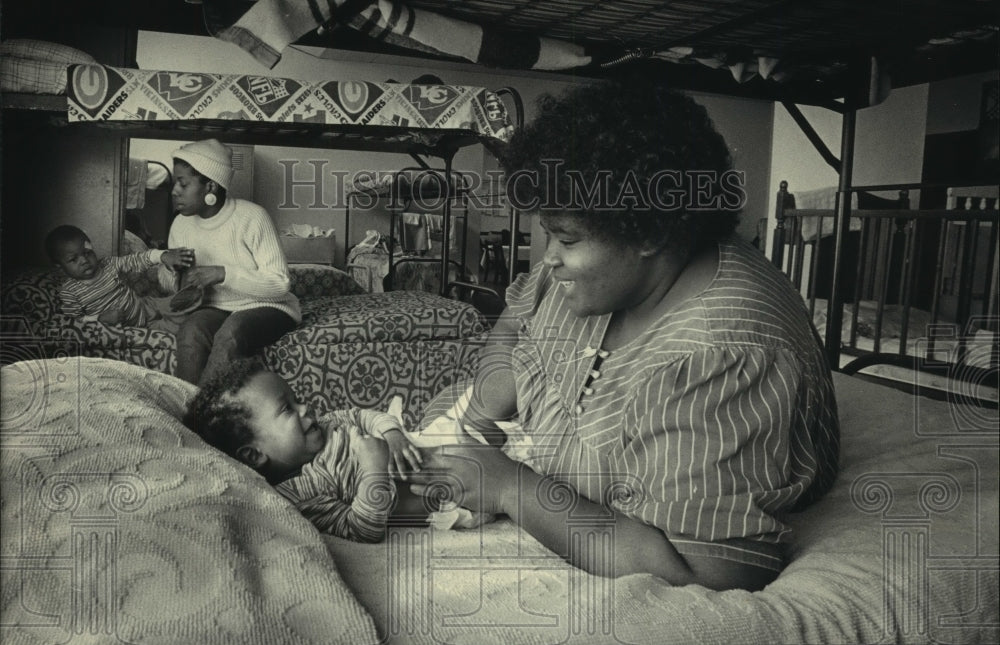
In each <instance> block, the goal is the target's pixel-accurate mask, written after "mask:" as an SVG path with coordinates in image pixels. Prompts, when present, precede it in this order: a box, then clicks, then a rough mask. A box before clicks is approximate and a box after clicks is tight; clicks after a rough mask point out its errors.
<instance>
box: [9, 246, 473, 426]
mask: <svg viewBox="0 0 1000 645" xmlns="http://www.w3.org/2000/svg"><path fill="white" fill-rule="evenodd" d="M152 276H153V274H152V273H149V272H148V273H145V274H137V275H134V276H132V277H131V280H130V281H131V283H132V285H133V287H134V288H136V290H137V291H139V292H140V293H149V294H156V286H155V280H153V279H152ZM291 277H292V292H293V293H294V294H295V295H296V296H297V297H298V298H299V301H300V303H301V307H302V323H301V324H300V325H299V326H298V327H297V328H296V329H295V330H293V331H291V332H289V333H288V334H286V335H285V336H283V337H282V338H280V339H279V340H278V341H277V342H275V343H274V344H273V345H270V346H268V347H266V348H265V349H264V351H263V358H264V361H265V363H266V364H267V365H268V367H269V368H270V369H272V370H274V371H275V372H277V373H278V374H280V375H281V376H283V377H285V378H286V379H287V380H288V381H289V382H290V383H291V385H292V388H293V389H294V390H295V392H296V394H297V395H299V396H300V397H301V398H303V399H304V400H307V401H309V402H310V403H312V405H313V406H314V407H315V408H316V410H317V412H319V413H322V412H326V411H327V410H330V409H336V408H341V407H347V406H361V407H377V408H380V409H385V408H386V407H387V405H388V403H389V401H390V400H391V399H392V398H393V397H394V396H395V395H397V394H398V395H401V396H402V397H403V414H404V419H405V420H406V421H407V423H408V424H411V425H412V424H414V423H415V422H416V420H417V419H418V418H419V415H420V412H421V410H422V409H423V407H424V406H425V404H426V403H427V402H428V401H429V400H430V398H431V397H432V396H433V395H434V394H436V393H437V392H438V391H440V390H441V389H442V388H443V387H445V386H446V385H449V384H451V383H453V382H454V381H455V380H456V379H460V378H465V377H467V376H469V375H471V373H472V370H473V369H475V364H476V360H475V359H476V356H477V353H478V348H479V346H480V344H481V342H482V340H483V337H484V333H485V331H486V326H485V321H484V319H483V317H482V316H481V315H480V314H479V313H478V312H477V311H476V310H475V309H474V308H473V307H471V306H470V305H468V304H465V303H462V302H458V301H454V300H448V299H446V298H442V297H440V296H436V295H432V294H429V293H423V292H410V291H394V292H390V293H366V292H365V291H364V289H362V288H361V287H360V286H359V285H358V284H357V283H356V282H355V281H354V280H353V279H352V278H351V277H350V276H349V275H348V274H346V273H344V272H343V271H340V270H338V269H335V268H332V267H327V266H319V265H292V267H291ZM61 279H62V278H61V273H60V272H58V271H57V270H51V269H48V270H43V269H28V270H23V271H18V272H17V273H16V274H14V275H13V277H12V278H10V279H8V277H7V276H4V282H3V286H2V305H0V307H2V309H0V311H2V314H3V345H2V354H3V357H2V362H3V363H4V364H6V363H10V362H13V361H17V360H25V359H29V358H39V357H54V356H59V355H71V356H76V355H79V356H93V357H100V358H112V359H116V360H121V361H125V362H128V363H133V364H136V365H141V366H143V367H147V368H150V369H153V370H157V371H161V372H167V373H170V374H172V373H173V370H174V367H175V364H176V359H175V352H174V348H175V339H174V336H173V334H170V333H167V332H163V331H159V330H151V329H146V328H142V327H122V326H109V325H104V324H102V323H98V322H86V323H83V322H80V321H77V320H73V319H71V318H68V317H66V316H65V315H63V314H61V313H60V306H59V295H58V294H59V284H60V281H61Z"/></svg>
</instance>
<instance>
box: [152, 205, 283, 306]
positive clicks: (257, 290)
mask: <svg viewBox="0 0 1000 645" xmlns="http://www.w3.org/2000/svg"><path fill="white" fill-rule="evenodd" d="M167 243H168V245H169V247H170V248H172V249H174V248H179V247H185V246H186V247H189V248H192V249H194V251H195V261H196V262H197V265H198V266H215V265H221V266H223V267H225V269H226V279H225V280H223V281H222V282H221V283H220V284H216V285H214V286H213V287H211V288H210V289H208V290H207V293H206V296H205V300H204V304H205V305H207V306H211V307H217V308H219V309H222V310H224V311H242V310H244V309H252V308H254V307H274V308H275V309H280V310H281V311H284V312H285V313H287V314H288V315H289V316H291V317H292V318H294V319H295V322H297V323H298V322H301V321H302V313H301V311H300V310H299V301H298V298H296V297H295V296H294V295H293V294H292V293H291V292H290V291H289V285H290V280H289V276H288V262H287V261H286V260H285V253H284V251H283V250H282V248H281V243H280V242H279V241H278V233H277V232H276V231H275V229H274V224H273V222H271V217H270V216H269V215H268V214H267V211H266V210H264V209H263V208H262V207H260V206H258V205H257V204H254V203H253V202H248V201H246V200H244V199H235V198H229V199H227V200H226V203H225V204H223V206H222V210H220V211H219V212H218V213H217V214H216V215H215V216H214V217H210V218H208V219H204V218H201V217H199V216H197V215H187V216H186V215H178V216H177V218H176V219H174V223H173V224H172V225H171V226H170V235H169V238H168V242H167ZM159 277H160V283H161V284H162V285H163V286H164V287H165V288H166V289H168V290H171V291H176V290H177V288H178V283H177V278H178V275H177V274H176V273H174V272H173V271H171V270H170V269H169V268H167V267H163V268H161V270H160V276H159Z"/></svg>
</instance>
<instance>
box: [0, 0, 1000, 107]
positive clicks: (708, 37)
mask: <svg viewBox="0 0 1000 645" xmlns="http://www.w3.org/2000/svg"><path fill="white" fill-rule="evenodd" d="M202 1H203V2H204V4H192V3H191V2H190V1H185V0H95V1H92V2H69V1H68V0H33V1H32V2H30V3H29V2H18V3H16V4H15V6H14V7H13V8H11V7H10V4H11V3H10V2H7V3H5V5H4V7H3V15H2V17H3V19H4V22H3V23H0V24H3V25H4V28H5V31H6V32H7V33H10V29H11V27H10V25H11V24H13V25H14V29H15V30H16V31H17V32H23V31H24V29H30V27H31V26H32V25H35V23H39V24H46V23H48V24H51V22H52V21H53V20H56V21H59V22H62V23H65V24H79V25H87V24H100V25H102V26H105V27H106V26H109V25H110V26H119V27H128V28H138V29H147V30H154V31H167V32H176V33H188V34H200V35H214V34H215V33H216V32H217V31H218V30H220V29H222V28H224V27H226V26H228V25H229V24H232V22H235V20H236V19H238V18H239V17H240V16H241V15H242V14H243V13H245V12H246V11H247V10H248V9H249V8H250V7H251V6H252V5H253V1H252V0H202ZM301 1H303V2H305V1H306V0H301ZM348 2H349V3H350V0H348ZM337 4H338V5H339V4H341V3H340V2H338V3H337ZM364 4H366V3H364V2H356V3H355V6H359V5H361V6H363V5H364ZM406 4H408V5H409V6H411V7H413V8H417V9H423V10H427V11H432V12H435V13H438V14H441V15H444V16H448V17H451V18H454V19H459V20H463V21H467V22H472V23H476V24H478V25H480V26H483V27H484V28H487V29H491V30H494V31H497V32H501V33H512V34H520V35H524V34H527V35H532V36H543V37H548V38H553V39H559V40H565V41H571V42H574V43H577V44H579V45H581V46H582V47H584V48H585V50H586V52H587V53H588V54H590V55H591V56H592V59H593V61H594V62H593V63H591V65H589V66H588V67H586V68H582V69H580V70H578V71H580V72H581V73H584V74H587V75H596V76H601V75H613V74H617V73H619V72H621V71H623V70H630V71H631V70H635V69H638V70H640V71H641V72H644V73H649V74H654V75H656V76H658V77H662V78H663V79H664V80H666V81H669V82H673V83H676V84H678V85H681V86H684V87H688V88H690V89H700V90H706V91H717V92H722V93H727V94H735V95H745V96H761V97H767V98H775V99H779V100H795V101H796V102H803V103H816V104H824V103H826V104H829V103H830V102H831V101H835V100H838V99H840V98H842V97H844V96H847V95H849V94H850V92H852V88H854V86H855V85H858V84H868V83H869V82H870V78H869V77H868V72H869V71H870V69H871V60H872V57H875V58H876V59H877V60H878V63H879V68H880V70H881V72H883V73H885V78H888V79H889V81H888V82H889V83H890V84H891V86H893V87H900V86H905V85H912V84H915V83H922V82H928V81H932V80H937V79H941V78H946V77H949V76H955V75H959V74H961V73H973V72H980V71H986V70H993V69H997V67H998V26H1000V0H680V1H661V0H601V1H597V0H545V1H541V0H408V2H407V3H406ZM321 31H322V33H320V32H316V31H313V32H310V33H308V34H307V35H306V36H304V37H302V38H301V39H300V40H299V41H298V42H299V44H305V45H316V46H325V47H336V48H340V49H348V50H358V51H368V52H380V53H390V54H403V55H413V56H421V57H425V58H435V56H434V55H433V54H428V53H426V52H415V51H407V50H404V49H402V48H400V47H396V46H392V45H389V44H386V43H384V42H378V41H374V40H372V39H370V38H368V37H366V36H364V35H363V34H360V33H357V32H354V31H353V30H352V29H349V28H347V27H344V26H339V25H337V24H332V25H329V27H328V28H327V29H325V30H321ZM442 58H443V57H442ZM450 60H454V59H450ZM764 61H770V62H768V63H767V65H773V66H775V67H774V68H773V69H770V70H767V71H768V73H767V74H762V73H759V72H762V71H764V70H765V69H766V68H765V63H764ZM758 63H759V67H758ZM859 70H861V73H860V74H859V73H858V71H859ZM765 76H766V78H765ZM855 89H856V88H855ZM865 89H867V88H865Z"/></svg>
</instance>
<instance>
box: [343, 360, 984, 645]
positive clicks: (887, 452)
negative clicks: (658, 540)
mask: <svg viewBox="0 0 1000 645" xmlns="http://www.w3.org/2000/svg"><path fill="white" fill-rule="evenodd" d="M835 376H836V377H837V391H838V395H839V405H840V411H841V418H842V425H843V428H842V430H843V438H842V442H843V447H842V472H841V475H840V477H839V480H838V482H837V484H836V486H835V487H834V489H833V490H832V491H831V492H830V493H829V494H828V495H827V496H826V497H825V498H824V499H823V500H822V501H821V502H820V503H818V504H816V505H815V506H813V507H811V508H810V509H808V510H807V511H805V512H803V513H800V514H797V515H794V516H792V517H791V518H790V522H791V524H792V525H793V526H794V528H795V541H794V544H793V545H792V550H791V555H792V562H791V563H790V565H789V566H788V568H787V569H786V570H785V571H784V572H783V573H782V574H781V576H780V577H779V578H778V580H777V581H775V582H774V583H773V584H771V585H770V586H768V587H767V588H766V589H765V590H763V591H761V592H757V593H748V592H745V591H726V592H714V591H709V590H707V589H705V588H703V587H699V586H693V585H692V586H687V587H679V588H673V587H670V586H669V585H667V584H665V583H663V582H661V581H660V580H658V579H656V578H653V577H651V576H645V575H635V576H628V577H624V578H619V579H617V580H606V579H601V578H595V577H593V576H589V575H587V574H584V573H581V572H579V571H577V570H574V569H572V568H571V567H569V566H567V565H566V564H565V563H563V561H562V560H561V559H560V558H558V557H556V556H554V555H553V554H552V553H550V552H549V551H547V550H546V549H544V548H543V547H542V546H541V545H540V544H539V543H538V542H537V541H535V540H534V539H533V538H532V537H531V536H529V535H526V534H524V533H522V532H520V531H519V530H518V529H517V527H516V526H513V525H511V524H510V523H509V522H501V523H497V524H489V525H484V526H482V527H480V529H479V530H476V531H440V532H427V531H422V530H412V529H396V530H394V532H393V533H391V534H390V537H389V540H388V541H387V542H386V543H385V544H378V545H362V544H355V543H349V542H346V541H344V540H339V539H337V538H332V537H328V538H326V540H327V543H328V545H329V546H330V550H331V552H332V553H333V554H334V555H335V557H336V559H337V562H338V564H339V567H340V570H341V573H342V575H343V576H344V578H345V580H347V582H348V584H349V585H350V586H351V588H352V589H354V591H355V593H356V594H357V596H358V598H359V600H361V602H362V604H364V605H365V606H366V607H367V608H368V609H369V610H370V611H371V612H372V615H373V616H374V617H375V620H376V622H377V623H378V625H379V626H380V629H381V630H382V631H383V633H384V634H385V635H386V636H387V637H388V638H389V640H390V642H394V643H470V644H471V643H477V644H478V643H564V642H573V643H594V644H599V643H612V642H620V643H657V644H658V643H760V644H761V645H771V644H773V643H883V642H891V643H895V642H900V643H993V642H998V640H1000V615H998V609H997V603H998V590H997V587H998V575H997V569H998V532H997V450H998V443H997V412H996V411H995V410H982V409H974V408H966V407H962V406H959V405H949V404H946V403H941V402H936V401H930V400H926V399H919V400H917V399H914V398H912V397H909V396H907V395H905V394H903V393H901V392H898V391H895V390H891V389H888V388H885V387H882V386H878V385H873V384H871V383H868V382H865V381H861V380H859V379H856V378H851V377H845V376H840V375H835Z"/></svg>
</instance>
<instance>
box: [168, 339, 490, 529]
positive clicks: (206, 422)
mask: <svg viewBox="0 0 1000 645" xmlns="http://www.w3.org/2000/svg"><path fill="white" fill-rule="evenodd" d="M184 422H185V425H187V426H188V427H189V428H192V429H193V430H194V431H195V432H197V433H198V434H199V436H201V437H202V438H203V439H204V440H205V441H206V442H207V443H209V444H210V445H212V446H214V447H216V448H218V449H219V450H222V451H223V452H225V453H226V454H228V455H229V456H231V457H234V458H235V459H238V460H240V461H241V462H243V463H245V464H247V465H249V466H251V467H252V468H253V469H254V470H256V471H257V472H259V473H260V474H262V475H263V476H264V477H265V478H267V480H268V482H269V483H271V485H273V486H274V488H275V490H277V491H278V492H279V493H281V494H282V495H283V496H284V497H285V498H287V499H288V500H289V501H291V502H292V503H294V504H295V506H296V508H297V509H298V510H299V511H300V512H301V513H302V514H303V515H304V516H305V517H306V518H308V519H309V520H310V521H311V522H312V523H313V524H314V525H315V526H316V528H318V529H319V530H320V531H323V532H325V533H330V534H331V535H335V536H337V537H342V538H347V539H350V540H355V541H359V542H379V541H381V540H382V539H384V537H385V532H386V524H387V523H388V521H389V520H390V518H391V517H397V518H404V517H405V518H409V519H413V518H415V517H419V518H422V517H426V516H427V511H426V510H425V507H424V501H423V498H420V497H418V496H416V495H413V494H412V493H410V492H409V489H408V488H407V487H401V488H400V490H399V491H397V489H396V485H395V483H394V482H393V479H392V478H393V476H395V477H397V478H399V479H403V480H405V479H406V474H407V472H409V471H411V470H412V471H416V470H419V469H420V463H421V454H420V448H418V447H417V446H416V445H414V444H413V443H412V442H411V440H410V438H409V437H408V433H405V432H404V431H403V429H402V427H401V425H400V422H399V420H398V419H396V418H395V417H393V416H392V415H390V414H388V413H386V412H381V411H377V410H363V409H360V408H350V409H346V410H336V411H334V412H331V413H329V414H326V415H323V416H322V417H319V418H317V417H316V416H315V414H314V413H313V411H312V409H311V408H310V407H309V406H308V405H306V404H303V403H300V402H298V400H297V399H296V397H295V394H294V393H293V392H292V390H291V388H290V387H289V386H288V383H286V382H285V380H284V379H282V378H281V377H280V376H278V375H277V374H274V373H273V372H269V371H267V370H266V369H264V367H263V366H262V365H261V364H260V363H259V362H258V361H256V360H254V359H246V360H242V361H237V362H235V363H233V364H232V365H231V366H230V367H229V368H228V369H226V370H224V371H222V372H220V373H218V374H217V375H216V376H215V377H214V378H212V379H211V380H210V381H209V382H208V383H206V384H205V385H204V386H203V387H202V388H201V389H200V390H199V392H198V394H197V395H196V396H195V398H194V399H193V400H192V401H191V403H190V404H189V406H188V411H187V414H186V415H185V418H184ZM454 511H455V509H448V510H447V511H446V520H447V521H448V522H449V528H450V527H451V526H452V525H454V526H458V527H466V526H476V525H478V524H481V523H482V522H483V521H487V520H489V519H491V518H489V517H485V516H472V514H471V513H468V512H467V511H466V512H465V513H464V514H463V517H462V518H456V517H453V516H454V515H455V512H454ZM428 520H429V521H430V522H431V523H432V524H433V523H435V522H440V517H439V516H438V513H437V512H435V513H431V517H429V518H428ZM453 520H454V521H453ZM456 522H457V523H456Z"/></svg>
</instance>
